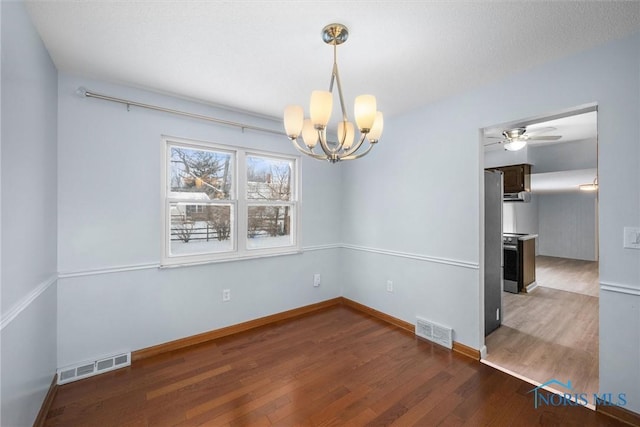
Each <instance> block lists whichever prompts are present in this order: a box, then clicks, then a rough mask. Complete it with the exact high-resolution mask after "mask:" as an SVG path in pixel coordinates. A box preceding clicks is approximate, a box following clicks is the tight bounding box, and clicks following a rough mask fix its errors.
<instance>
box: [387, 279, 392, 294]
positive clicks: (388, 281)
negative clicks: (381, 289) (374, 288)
mask: <svg viewBox="0 0 640 427" xmlns="http://www.w3.org/2000/svg"><path fill="white" fill-rule="evenodd" d="M387 292H393V282H392V281H391V280H387Z"/></svg>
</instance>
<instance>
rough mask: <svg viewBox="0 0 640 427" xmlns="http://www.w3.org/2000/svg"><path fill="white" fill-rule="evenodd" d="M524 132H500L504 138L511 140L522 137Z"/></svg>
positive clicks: (522, 130) (521, 129)
mask: <svg viewBox="0 0 640 427" xmlns="http://www.w3.org/2000/svg"><path fill="white" fill-rule="evenodd" d="M526 131H527V129H526V128H514V129H507V130H505V131H504V132H502V135H504V137H505V138H507V139H509V140H512V139H518V138H520V137H521V136H522V135H524V133H525V132H526Z"/></svg>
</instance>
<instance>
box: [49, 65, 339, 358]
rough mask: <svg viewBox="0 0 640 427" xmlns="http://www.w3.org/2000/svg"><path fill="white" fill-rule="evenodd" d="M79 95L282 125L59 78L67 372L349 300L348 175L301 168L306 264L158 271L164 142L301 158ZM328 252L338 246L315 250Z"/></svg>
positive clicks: (301, 260)
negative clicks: (345, 288) (344, 231)
mask: <svg viewBox="0 0 640 427" xmlns="http://www.w3.org/2000/svg"><path fill="white" fill-rule="evenodd" d="M79 86H85V87H86V88H87V89H89V90H90V91H93V92H97V93H105V94H108V95H111V96H116V97H121V98H127V99H133V100H136V101H139V102H144V103H149V104H156V105H161V106H164V107H168V108H174V109H178V110H183V111H190V112H195V113H200V114H204V115H210V116H214V117H218V118H223V119H227V120H231V121H236V122H241V123H248V124H253V125H257V126H264V127H269V128H272V129H277V130H280V127H281V123H280V122H279V121H274V120H268V119H264V118H258V117H252V116H248V115H245V114H239V113H234V112H230V111H227V110H222V109H218V108H213V107H207V106H205V105H202V104H197V103H193V102H189V101H186V100H180V99H176V98H172V97H168V96H162V95H158V94H153V93H150V92H146V91H142V90H136V89H131V88H127V87H123V86H119V85H115V84H108V83H104V82H98V81H92V80H87V79H83V78H77V77H73V76H69V75H65V74H61V75H60V78H59V141H58V144H59V157H58V159H59V163H58V168H59V178H58V179H59V189H58V203H59V205H58V206H59V233H60V236H63V237H62V238H61V239H60V242H59V253H58V256H59V264H58V265H59V271H60V274H61V276H60V280H59V283H58V304H59V308H60V314H59V321H58V364H59V366H60V367H62V366H65V365H68V364H72V363H77V362H81V361H83V360H93V358H96V357H101V356H106V355H110V354H113V353H115V352H119V351H134V350H138V349H141V348H145V347H148V346H152V345H156V344H160V343H164V342H167V341H171V340H175V339H179V338H184V337H186V336H189V335H194V334H198V333H201V332H206V331H210V330H213V329H217V328H221V327H224V326H228V325H232V324H236V323H240V322H244V321H247V320H251V319H255V318H258V317H262V316H266V315H269V314H274V313H278V312H282V311H285V310H289V309H293V308H297V307H300V306H304V305H308V304H312V303H315V302H319V301H322V300H326V299H330V298H335V297H337V296H340V295H341V293H342V290H341V287H342V284H343V281H342V278H341V276H340V268H339V266H340V259H339V257H338V256H339V249H338V248H336V247H335V245H336V244H337V243H339V241H340V220H341V214H340V212H341V206H340V189H341V188H342V186H343V183H342V181H341V179H340V178H341V167H342V166H341V165H331V164H329V163H326V162H318V161H316V160H313V159H310V158H303V159H302V174H301V175H302V207H301V215H302V246H303V248H305V251H304V253H303V254H298V255H288V256H278V257H273V258H265V259H257V260H245V261H236V262H226V263H217V264H209V265H202V266H197V267H180V268H171V269H158V264H159V262H160V249H161V241H160V237H161V233H162V227H161V219H160V213H161V206H162V203H161V200H160V188H161V182H160V167H161V161H160V154H161V136H162V135H171V136H176V137H182V138H191V139H197V140H202V141H211V142H215V143H220V144H227V145H238V146H244V147H251V148H256V149H261V150H269V151H273V152H281V153H287V154H295V153H296V152H295V150H294V149H293V147H292V146H291V143H290V141H289V140H288V139H287V138H286V137H285V136H278V135H272V134H267V133H260V132H255V131H254V132H251V131H244V132H243V131H242V130H241V129H238V128H233V127H227V126H220V125H215V124H211V123H208V122H204V121H199V120H194V119H188V118H184V117H180V116H174V115H169V114H166V113H161V112H157V111H150V110H144V109H140V108H135V107H132V108H131V111H127V109H126V107H125V106H124V105H120V104H114V103H109V102H105V101H101V100H96V99H91V98H82V97H79V96H78V95H77V94H76V89H77V88H78V87H79ZM324 245H329V246H330V247H329V248H328V249H319V248H318V247H319V246H320V247H322V246H324ZM332 245H333V246H332ZM138 268H142V269H139V270H138ZM121 270H124V271H121ZM314 273H320V274H321V276H322V284H321V286H320V287H319V288H314V287H313V286H312V284H313V274H314ZM223 289H231V294H232V300H231V302H227V303H223V302H222V290H223Z"/></svg>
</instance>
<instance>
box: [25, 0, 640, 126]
mask: <svg viewBox="0 0 640 427" xmlns="http://www.w3.org/2000/svg"><path fill="white" fill-rule="evenodd" d="M27 7H28V10H29V12H30V14H31V16H32V19H33V21H34V23H35V26H36V28H37V30H38V31H39V33H40V35H41V37H42V39H43V40H44V43H45V45H46V47H47V49H48V50H49V52H50V54H51V57H52V59H53V61H54V63H55V64H56V66H57V68H58V69H59V70H61V71H63V72H68V73H72V74H78V75H83V76H88V77H93V78H98V79H101V80H106V81H111V82H117V83H124V84H127V85H132V86H137V87H142V88H147V89H151V90H156V91H160V92H164V93H169V94H174V95H178V96H181V97H187V98H193V99H197V100H201V101H205V102H208V103H213V104H217V105H225V106H229V107H232V108H236V109H241V110H244V111H249V112H254V113H258V114H263V115H267V116H272V117H280V116H281V113H282V110H283V109H284V107H285V106H286V105H288V104H291V103H296V104H302V105H305V106H306V105H307V103H308V96H309V94H310V92H311V90H313V89H324V88H326V87H327V86H328V83H329V77H330V72H331V61H332V51H331V48H330V47H329V46H327V45H325V44H324V43H323V42H322V40H321V38H320V31H321V29H322V28H323V27H324V26H325V25H326V24H329V23H331V22H341V23H343V24H345V25H347V26H348V27H349V30H350V37H349V40H348V42H347V43H346V44H344V45H342V46H340V47H339V48H338V64H339V67H340V74H341V78H342V83H343V86H344V91H345V98H346V102H347V104H348V105H349V106H348V107H347V108H349V109H350V108H351V107H350V106H351V102H352V100H353V98H354V97H355V96H356V95H358V94H360V93H372V94H374V95H376V96H377V98H378V108H379V109H380V110H382V111H383V112H385V114H386V115H387V117H389V116H391V115H394V114H398V113H401V112H405V111H407V110H410V109H413V108H416V107H417V106H420V105H423V104H426V103H429V102H431V101H434V100H437V99H441V98H443V97H446V96H449V95H452V94H455V93H460V92H463V91H465V90H468V89H470V88H473V87H476V86H479V85H483V84H487V83H489V82H491V81H495V80H498V79H500V78H502V77H504V76H505V75H508V74H511V73H515V72H518V71H522V70H526V69H529V68H532V67H535V66H536V65H538V64H542V63H544V62H547V61H550V60H552V59H554V58H558V57H562V56H565V55H568V54H571V53H574V52H577V51H580V50H584V49H588V48H590V47H593V46H596V45H599V44H602V43H605V42H607V41H609V40H613V39H617V38H622V37H624V36H627V35H629V34H632V33H634V32H637V31H639V30H640V2H638V1H606V2H582V1H566V2H565V1H512V2H494V1H475V2H469V1H464V2H463V1H449V2H444V1H397V0H393V1H392V0H387V1H384V0H383V1H353V0H351V1H349V0H342V1H328V0H323V1H314V2H311V1H291V0H289V1H286V0H282V1H256V0H253V1H249V0H245V1H243V0H236V1H201V0H200V1H187V0H183V1H149V0H147V1H107V0H103V1H88V0H87V1H82V0H79V1H69V0H66V1H63V0H48V1H32V0H27ZM88 89H89V90H90V89H91V88H88Z"/></svg>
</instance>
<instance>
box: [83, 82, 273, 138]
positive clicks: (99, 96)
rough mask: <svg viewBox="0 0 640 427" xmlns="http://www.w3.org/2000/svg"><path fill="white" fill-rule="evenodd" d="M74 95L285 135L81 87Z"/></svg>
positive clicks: (267, 129)
mask: <svg viewBox="0 0 640 427" xmlns="http://www.w3.org/2000/svg"><path fill="white" fill-rule="evenodd" d="M76 93H77V94H78V95H79V96H84V97H87V98H97V99H102V100H105V101H111V102H117V103H119V104H124V105H126V106H127V109H128V108H129V107H130V106H132V105H133V106H135V107H140V108H147V109H149V110H156V111H162V112H164V113H170V114H176V115H179V116H186V117H191V118H194V119H199V120H206V121H208V122H213V123H218V124H220V125H226V126H234V127H238V128H241V129H242V130H244V129H250V130H255V131H259V132H267V133H273V134H276V135H285V133H284V132H282V131H277V130H273V129H269V128H263V127H260V126H253V125H247V124H244V123H238V122H232V121H229V120H223V119H218V118H216V117H210V116H205V115H202V114H195V113H189V112H186V111H180V110H173V109H171V108H165V107H159V106H157V105H151V104H143V103H142V102H136V101H130V100H128V99H122V98H116V97H113V96H108V95H102V94H99V93H95V92H89V91H88V90H87V89H86V88H84V87H82V86H81V87H79V88H78V89H77V90H76Z"/></svg>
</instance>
